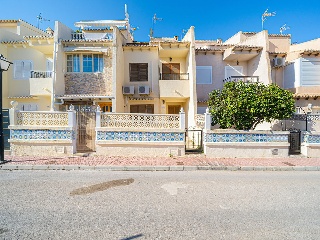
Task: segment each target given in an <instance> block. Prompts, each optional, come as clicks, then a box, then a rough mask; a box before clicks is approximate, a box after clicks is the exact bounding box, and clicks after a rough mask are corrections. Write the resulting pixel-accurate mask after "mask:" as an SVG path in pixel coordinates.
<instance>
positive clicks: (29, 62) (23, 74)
mask: <svg viewBox="0 0 320 240" xmlns="http://www.w3.org/2000/svg"><path fill="white" fill-rule="evenodd" d="M19 64H20V66H22V67H21V69H20V70H21V73H20V74H18V72H17V71H18V69H17V68H18V65H19ZM27 65H29V66H30V69H27V70H23V68H24V66H27ZM32 70H33V61H32V60H14V61H13V79H15V80H28V79H29V78H31V71H32Z"/></svg>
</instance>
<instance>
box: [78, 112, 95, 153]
mask: <svg viewBox="0 0 320 240" xmlns="http://www.w3.org/2000/svg"><path fill="white" fill-rule="evenodd" d="M77 125H78V136H77V151H78V152H94V151H95V150H96V147H95V146H96V144H95V140H96V131H95V127H96V112H95V111H93V110H92V109H80V110H79V111H77Z"/></svg>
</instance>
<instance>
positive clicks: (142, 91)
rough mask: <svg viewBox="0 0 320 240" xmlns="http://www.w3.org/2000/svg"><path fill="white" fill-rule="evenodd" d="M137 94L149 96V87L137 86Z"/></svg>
mask: <svg viewBox="0 0 320 240" xmlns="http://www.w3.org/2000/svg"><path fill="white" fill-rule="evenodd" d="M138 92H139V94H149V93H150V88H149V86H139V87H138Z"/></svg>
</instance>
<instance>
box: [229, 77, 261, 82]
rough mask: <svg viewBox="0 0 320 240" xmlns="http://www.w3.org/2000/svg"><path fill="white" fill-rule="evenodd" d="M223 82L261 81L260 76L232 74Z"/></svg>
mask: <svg viewBox="0 0 320 240" xmlns="http://www.w3.org/2000/svg"><path fill="white" fill-rule="evenodd" d="M223 82H225V83H226V82H245V83H255V82H259V77H258V76H231V77H228V78H226V79H224V80H223Z"/></svg>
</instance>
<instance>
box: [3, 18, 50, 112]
mask: <svg viewBox="0 0 320 240" xmlns="http://www.w3.org/2000/svg"><path fill="white" fill-rule="evenodd" d="M0 52H1V54H3V55H4V56H5V57H6V58H7V59H9V60H10V61H11V62H13V66H10V68H9V70H8V71H7V72H4V74H3V89H4V90H3V107H4V108H10V101H18V102H19V106H18V108H20V109H25V110H49V109H50V104H51V101H50V92H51V90H52V81H53V78H52V69H51V68H52V65H53V36H52V35H50V34H49V33H46V32H44V31H42V30H40V29H38V28H36V27H34V26H32V25H31V24H28V23H27V22H24V21H22V20H0Z"/></svg>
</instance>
